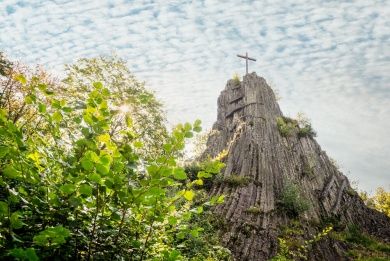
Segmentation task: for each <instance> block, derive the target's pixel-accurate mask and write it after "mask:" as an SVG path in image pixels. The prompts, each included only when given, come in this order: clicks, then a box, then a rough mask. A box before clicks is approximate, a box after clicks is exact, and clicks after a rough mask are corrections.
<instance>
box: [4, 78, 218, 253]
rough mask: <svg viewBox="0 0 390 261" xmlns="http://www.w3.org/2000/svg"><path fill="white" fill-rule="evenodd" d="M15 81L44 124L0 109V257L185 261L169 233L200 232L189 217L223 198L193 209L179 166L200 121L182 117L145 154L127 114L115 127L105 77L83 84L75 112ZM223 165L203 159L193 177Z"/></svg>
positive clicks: (53, 97)
mask: <svg viewBox="0 0 390 261" xmlns="http://www.w3.org/2000/svg"><path fill="white" fill-rule="evenodd" d="M18 80H19V81H20V84H21V85H22V86H23V88H24V89H26V90H28V91H29V92H31V93H32V94H31V95H30V96H29V97H28V104H29V106H30V107H31V111H33V112H34V114H35V115H36V117H37V119H38V120H39V121H40V122H41V123H42V124H43V126H45V128H44V129H43V130H42V129H35V128H33V127H34V126H35V125H31V126H27V125H28V124H32V123H31V122H27V123H25V122H22V124H19V122H16V123H15V122H14V121H12V120H10V119H9V118H8V115H7V114H8V112H7V111H6V110H5V109H4V108H0V173H1V175H0V259H1V260H8V259H11V257H13V258H15V259H19V260H39V258H40V259H42V260H92V259H94V260H150V259H154V260H178V259H185V258H184V256H183V253H181V249H180V246H178V245H176V242H177V241H176V238H178V237H188V236H189V235H191V236H192V237H199V233H201V231H202V228H200V227H197V226H194V225H193V224H191V223H190V221H191V218H192V217H194V216H196V215H199V214H201V213H202V211H203V210H202V208H203V206H206V205H207V206H208V205H215V204H218V203H221V202H222V201H223V197H222V196H220V197H216V198H211V199H210V200H209V201H208V202H197V205H196V206H194V203H193V202H194V200H195V199H196V198H197V195H198V191H197V190H195V189H194V183H193V182H190V181H188V182H187V180H188V177H187V174H186V172H185V170H184V168H182V167H181V166H180V165H178V164H177V162H178V155H180V154H181V153H182V151H183V149H184V145H185V142H186V139H187V138H188V137H192V136H193V133H194V132H197V131H199V129H200V128H199V124H200V121H196V122H195V123H194V124H190V123H186V124H184V125H183V124H179V125H178V126H177V127H175V128H174V129H173V130H172V132H171V133H169V134H167V138H166V139H164V144H162V145H161V148H158V150H159V151H162V153H161V154H158V155H157V154H155V153H151V154H146V155H145V154H144V153H146V151H143V153H140V152H139V150H138V149H139V148H142V147H143V146H144V142H143V140H142V139H141V137H140V136H139V135H136V134H135V133H134V128H133V127H134V124H135V123H134V122H133V121H132V119H131V118H130V116H129V117H127V115H126V117H125V116H123V117H122V118H125V119H126V120H125V121H124V122H121V123H122V124H123V125H122V129H121V131H120V132H114V131H112V130H113V127H114V126H113V124H115V122H116V121H115V118H117V113H118V112H117V111H116V110H115V108H113V107H111V106H112V104H111V103H109V102H107V100H110V99H112V98H113V97H111V95H113V94H112V93H111V92H110V90H109V89H108V88H106V87H104V86H103V84H102V83H100V82H95V83H93V84H92V86H88V88H90V89H91V91H89V92H88V93H87V97H86V98H85V99H80V100H79V101H78V102H79V103H80V104H82V106H81V107H82V109H80V108H78V109H77V110H78V112H80V114H78V113H74V112H75V110H76V108H74V107H73V104H67V100H66V99H59V98H58V97H57V96H56V94H53V93H48V92H46V91H45V90H46V89H47V86H46V85H45V84H44V83H39V84H38V87H37V88H35V87H36V86H35V85H34V86H30V84H29V83H30V82H31V81H29V80H26V78H25V77H24V76H19V77H18ZM34 84H35V83H34ZM43 99H47V100H50V102H48V103H46V105H45V104H44V103H43ZM77 106H79V105H77ZM27 130H28V131H29V133H27ZM65 134H67V135H66V136H65ZM64 137H66V139H65V138H64ZM150 146H152V145H150ZM221 166H223V165H222V163H220V162H217V161H213V162H209V163H208V164H207V166H205V167H207V169H203V170H202V171H200V172H199V173H198V176H197V179H196V180H195V181H194V182H195V183H196V184H197V185H201V184H203V180H206V179H207V178H209V177H212V176H213V175H214V174H213V173H216V172H219V170H220V168H221ZM201 239H202V237H199V240H201ZM215 247H218V246H215ZM187 258H191V256H187Z"/></svg>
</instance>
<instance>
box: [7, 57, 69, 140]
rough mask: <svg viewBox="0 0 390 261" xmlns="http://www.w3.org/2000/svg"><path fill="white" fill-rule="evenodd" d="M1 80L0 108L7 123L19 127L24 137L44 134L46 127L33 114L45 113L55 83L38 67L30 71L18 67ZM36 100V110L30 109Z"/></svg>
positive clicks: (13, 68)
mask: <svg viewBox="0 0 390 261" xmlns="http://www.w3.org/2000/svg"><path fill="white" fill-rule="evenodd" d="M5 76H6V77H0V108H1V109H3V110H5V111H6V114H5V115H6V117H7V119H9V120H11V121H12V122H13V123H18V124H19V126H23V129H24V130H25V134H26V135H30V134H31V132H35V133H36V132H38V131H39V132H42V133H44V132H45V131H46V126H45V124H43V123H42V119H41V115H40V114H38V113H37V111H46V109H47V105H48V104H49V103H51V101H52V97H51V95H52V94H53V86H54V84H55V80H54V79H53V78H52V77H51V76H50V75H49V74H47V73H46V72H45V71H44V70H42V69H41V68H39V67H37V68H35V69H31V68H29V67H26V66H23V65H21V64H19V63H15V64H13V65H12V67H11V68H10V69H9V70H7V74H6V75H5ZM37 100H39V106H35V105H34V103H36V102H37ZM57 102H58V103H61V102H62V101H60V100H57Z"/></svg>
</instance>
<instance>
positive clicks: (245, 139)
mask: <svg viewBox="0 0 390 261" xmlns="http://www.w3.org/2000/svg"><path fill="white" fill-rule="evenodd" d="M303 128H304V127H302V126H299V125H298V123H297V122H296V121H295V120H293V119H289V118H286V117H283V115H282V112H281V110H280V108H279V105H278V104H277V101H276V99H275V95H274V92H273V91H272V89H271V88H270V87H269V85H268V84H267V82H266V80H265V79H264V78H262V77H259V76H257V75H256V74H255V73H251V74H247V75H246V76H244V77H243V80H242V81H238V80H229V81H228V82H227V84H226V87H225V89H224V90H223V91H222V92H221V94H220V96H219V98H218V116H217V121H216V122H215V124H214V125H213V129H212V132H211V135H210V137H209V139H208V142H207V149H206V152H205V155H210V156H212V157H214V156H217V155H218V154H220V153H221V152H222V151H226V152H227V155H226V157H225V158H224V159H223V161H224V162H225V164H226V167H225V168H224V170H223V172H222V174H221V177H220V179H219V180H218V181H217V182H214V184H213V187H212V189H211V192H210V193H211V194H212V195H219V194H225V195H226V200H225V203H224V204H222V205H219V206H217V207H216V208H215V210H214V212H215V213H216V214H217V215H218V216H219V217H220V218H221V219H222V220H223V222H224V223H225V225H224V227H223V228H221V233H222V240H223V243H224V244H225V245H226V246H227V247H228V248H229V249H231V251H232V252H233V254H234V256H235V258H236V259H237V260H268V259H269V258H271V257H272V256H274V255H275V253H276V251H277V246H278V243H277V237H278V236H279V235H280V234H281V228H282V227H286V226H289V225H290V224H291V222H298V223H300V226H301V228H302V231H303V232H304V234H315V233H317V232H318V231H320V230H321V229H322V227H321V226H323V225H324V224H325V223H326V222H325V221H327V222H328V221H332V220H333V221H332V225H333V226H336V225H337V226H341V227H346V226H348V225H350V224H354V225H357V226H359V227H360V228H361V229H362V230H364V231H365V232H367V233H370V234H372V235H375V236H377V237H381V238H382V239H384V240H385V241H389V240H390V220H389V218H388V217H386V216H385V215H384V214H382V213H379V212H377V211H375V210H372V209H369V208H367V207H366V206H365V205H364V203H363V202H362V200H361V199H360V198H359V196H358V195H357V193H356V192H355V191H354V190H353V189H352V188H351V186H350V183H349V181H348V179H347V178H346V176H344V175H343V174H342V173H341V172H340V171H339V170H338V168H337V167H335V166H334V164H333V163H332V162H331V160H330V159H329V158H328V156H327V155H326V153H325V152H324V151H322V150H321V147H320V146H319V145H318V143H317V142H316V141H315V139H314V138H313V135H312V134H313V133H312V132H310V130H309V131H308V130H303ZM289 193H290V195H289ZM289 196H290V197H292V198H293V199H292V200H293V201H294V200H295V201H299V202H291V198H290V201H288V200H289V198H288V197H289ZM294 197H295V198H294ZM333 223H337V224H333ZM340 229H341V228H340ZM304 236H305V235H303V237H304ZM313 248H314V249H313V251H311V254H309V255H310V260H343V259H344V258H345V256H346V255H345V251H346V249H345V246H344V245H343V244H342V243H341V242H337V241H335V240H333V239H325V240H322V241H321V243H319V244H316V245H315V246H313Z"/></svg>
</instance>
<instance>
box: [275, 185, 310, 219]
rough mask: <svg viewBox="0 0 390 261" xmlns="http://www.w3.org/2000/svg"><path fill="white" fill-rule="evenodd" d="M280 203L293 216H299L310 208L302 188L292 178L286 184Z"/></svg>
mask: <svg viewBox="0 0 390 261" xmlns="http://www.w3.org/2000/svg"><path fill="white" fill-rule="evenodd" d="M280 205H281V207H282V209H283V210H284V211H286V213H287V215H289V216H291V217H297V216H299V215H300V214H301V213H303V212H305V211H306V210H308V209H309V208H310V203H309V201H308V200H307V199H305V198H304V197H303V195H302V190H301V188H300V187H299V186H298V185H297V184H295V183H293V182H292V181H290V180H288V181H287V182H286V184H285V185H284V188H283V190H282V194H281V197H280Z"/></svg>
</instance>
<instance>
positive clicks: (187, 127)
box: [184, 122, 192, 131]
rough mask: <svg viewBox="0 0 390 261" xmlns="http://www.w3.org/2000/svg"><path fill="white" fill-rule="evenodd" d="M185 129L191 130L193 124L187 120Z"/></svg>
mask: <svg viewBox="0 0 390 261" xmlns="http://www.w3.org/2000/svg"><path fill="white" fill-rule="evenodd" d="M184 130H185V131H190V130H192V125H191V123H188V122H186V123H185V124H184Z"/></svg>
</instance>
